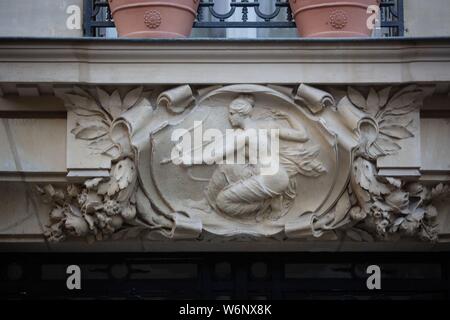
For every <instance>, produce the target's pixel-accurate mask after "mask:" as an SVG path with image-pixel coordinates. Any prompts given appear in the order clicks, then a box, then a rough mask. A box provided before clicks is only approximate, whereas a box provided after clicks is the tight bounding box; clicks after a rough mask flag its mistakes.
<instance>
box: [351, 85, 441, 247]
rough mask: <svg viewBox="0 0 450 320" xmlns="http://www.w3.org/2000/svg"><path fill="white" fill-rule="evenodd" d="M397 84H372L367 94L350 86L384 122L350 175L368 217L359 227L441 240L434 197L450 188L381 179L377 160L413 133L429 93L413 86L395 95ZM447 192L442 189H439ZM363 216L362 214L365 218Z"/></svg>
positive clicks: (356, 99)
mask: <svg viewBox="0 0 450 320" xmlns="http://www.w3.org/2000/svg"><path fill="white" fill-rule="evenodd" d="M391 90H392V88H391V87H388V88H385V89H382V90H380V91H378V92H377V91H375V89H373V88H371V89H370V92H369V94H368V96H367V98H364V96H363V95H362V94H361V93H360V92H359V91H357V90H355V89H353V88H351V87H349V88H348V97H349V99H350V101H351V102H352V103H353V104H354V105H355V106H356V107H358V108H360V109H361V110H362V111H364V112H365V113H367V114H369V115H371V116H372V117H373V118H374V119H375V120H376V121H377V123H378V125H379V131H380V132H379V136H378V138H377V140H376V141H375V143H374V144H373V146H372V147H371V149H370V150H368V151H367V152H362V153H360V154H358V156H357V158H356V159H355V160H354V163H353V168H352V175H351V183H350V186H351V190H352V191H353V193H354V195H355V196H356V198H357V200H358V204H359V207H358V209H354V210H360V212H362V216H361V217H364V219H361V220H362V223H361V224H360V225H359V226H360V227H361V228H362V229H363V230H366V231H368V232H369V233H371V234H374V235H376V236H377V237H378V238H382V239H386V238H389V237H391V236H393V235H395V234H404V235H407V236H419V237H420V238H422V239H426V240H431V241H434V240H436V239H437V224H436V217H437V210H436V208H435V207H434V206H433V201H435V200H436V199H437V195H438V194H439V195H442V194H443V193H445V190H447V189H448V186H443V185H442V184H441V185H438V186H436V187H435V188H432V189H430V188H428V187H427V186H424V185H422V184H420V183H417V182H412V183H407V182H404V181H401V180H399V179H395V178H389V177H386V178H385V177H379V176H378V175H377V171H376V167H375V164H374V163H373V161H374V160H376V159H377V158H378V157H381V156H385V155H391V154H395V153H396V152H398V151H399V150H400V149H401V147H400V145H399V144H398V142H399V141H400V140H403V139H407V138H410V137H413V136H414V134H413V132H412V131H411V130H410V126H411V124H412V122H413V120H412V118H411V117H410V116H409V114H410V113H411V112H413V111H414V110H416V109H417V108H418V107H419V106H420V104H421V102H422V99H423V97H424V92H423V90H422V89H420V88H419V87H417V86H415V85H412V86H408V87H405V88H403V89H401V90H399V91H398V92H397V93H395V94H393V95H392V96H390V92H391ZM438 190H442V191H443V192H439V191H438ZM361 217H360V218H361Z"/></svg>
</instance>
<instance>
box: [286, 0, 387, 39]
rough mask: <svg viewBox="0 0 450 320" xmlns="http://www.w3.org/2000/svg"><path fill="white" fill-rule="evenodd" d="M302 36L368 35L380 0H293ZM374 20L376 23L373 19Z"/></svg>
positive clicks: (292, 7) (292, 5) (292, 6)
mask: <svg viewBox="0 0 450 320" xmlns="http://www.w3.org/2000/svg"><path fill="white" fill-rule="evenodd" d="M289 3H290V5H291V9H292V12H293V15H294V17H295V23H296V24H297V29H298V32H299V34H300V35H301V36H302V37H307V38H313V37H314V38H316V37H368V36H370V35H371V33H372V30H371V29H369V27H368V26H370V25H371V22H373V20H374V19H372V16H373V15H374V14H377V11H375V10H373V9H374V8H375V7H372V6H379V4H380V1H379V0H348V1H345V2H344V1H332V0H290V1H289ZM372 24H373V23H372Z"/></svg>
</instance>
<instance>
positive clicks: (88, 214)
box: [38, 85, 450, 242]
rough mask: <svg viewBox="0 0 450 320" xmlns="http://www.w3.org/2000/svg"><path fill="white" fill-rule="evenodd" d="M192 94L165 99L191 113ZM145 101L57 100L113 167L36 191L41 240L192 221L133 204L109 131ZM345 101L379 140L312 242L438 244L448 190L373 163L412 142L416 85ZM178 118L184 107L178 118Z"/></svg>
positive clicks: (134, 194) (134, 195)
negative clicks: (381, 170)
mask: <svg viewBox="0 0 450 320" xmlns="http://www.w3.org/2000/svg"><path fill="white" fill-rule="evenodd" d="M300 91H302V92H303V97H299V99H300V100H301V101H302V102H303V103H305V104H306V106H307V107H308V108H309V109H310V110H314V112H313V113H320V112H322V111H321V110H322V106H321V107H320V108H317V105H315V104H312V103H311V104H310V105H308V101H311V97H313V96H314V94H316V92H317V91H318V90H317V89H315V88H312V87H309V86H303V87H301V90H300ZM191 93H192V92H191V89H190V88H189V87H187V86H184V87H179V88H176V89H174V90H172V91H168V93H167V94H166V96H167V97H169V98H170V99H172V98H173V97H172V95H173V96H177V95H180V96H182V97H183V99H180V101H184V103H183V106H184V105H186V106H189V105H190V104H191V102H192V98H191ZM280 94H281V93H280ZM145 96H146V93H145V92H144V90H143V87H137V88H134V89H132V90H130V91H129V92H127V93H126V94H125V95H123V96H122V95H121V94H120V93H119V90H114V91H113V92H107V91H106V90H104V89H102V88H95V91H94V90H92V91H87V90H84V89H82V88H79V87H75V88H74V89H73V92H71V93H64V94H62V95H61V98H62V99H63V100H64V102H65V106H66V108H67V109H68V110H69V111H72V112H73V113H74V114H75V115H76V116H77V121H76V125H75V127H74V128H72V129H71V133H72V134H73V135H74V136H75V138H76V139H80V140H85V141H88V147H89V148H90V149H91V150H92V152H94V153H101V154H105V155H108V156H110V157H111V159H112V166H111V170H110V176H109V177H108V178H93V179H89V180H87V181H85V182H84V183H83V184H69V185H66V186H64V187H59V188H58V187H54V186H52V185H46V186H43V187H41V186H39V187H38V191H39V193H40V194H41V195H42V199H43V200H44V201H46V202H49V203H51V205H52V209H51V212H50V214H49V221H50V222H49V225H48V226H47V229H46V232H45V236H46V237H47V238H48V239H49V240H50V241H62V240H64V239H66V238H73V237H83V238H86V239H88V240H89V241H95V240H103V239H108V238H113V239H119V238H129V237H138V236H141V235H143V234H144V233H145V232H150V231H152V232H153V231H155V230H160V231H165V232H166V233H164V232H163V234H164V235H166V236H167V234H169V233H170V229H171V228H172V225H174V224H176V225H178V227H179V228H181V229H183V228H184V227H185V224H184V223H185V222H183V221H185V220H186V219H189V215H187V214H181V215H179V216H180V217H182V219H179V220H177V219H175V218H174V216H170V215H169V216H167V215H161V217H160V218H155V217H151V216H149V215H148V212H153V210H156V208H154V207H153V204H151V203H147V204H146V205H145V206H146V207H145V208H143V207H142V206H143V204H145V203H146V202H142V201H138V200H139V199H140V198H141V197H142V192H140V191H138V188H139V179H138V169H137V166H136V159H135V156H134V153H132V152H131V153H130V152H129V150H127V148H124V147H123V146H118V145H117V144H118V143H117V140H114V138H113V137H112V136H111V129H112V126H113V124H114V123H115V122H116V121H118V119H120V117H121V116H122V115H123V114H124V113H125V112H127V111H129V110H133V108H135V107H136V106H137V105H139V103H140V101H142V100H143V99H144V98H145ZM346 96H347V98H348V100H349V101H350V102H351V103H352V104H353V105H354V106H355V107H356V108H358V109H359V110H360V111H362V112H363V113H365V114H366V115H367V116H369V117H371V118H372V119H374V120H375V121H376V123H377V124H378V128H379V133H378V136H377V137H376V140H375V141H374V143H373V144H372V145H371V146H370V150H366V149H362V150H360V152H359V153H356V155H355V158H354V159H353V162H352V166H351V174H350V182H349V183H348V187H347V189H346V191H345V192H344V194H343V195H342V196H341V197H340V199H339V200H338V201H337V202H336V205H335V206H334V208H333V209H332V210H331V211H330V212H328V213H326V214H325V215H323V216H321V217H319V218H318V219H316V220H312V221H313V222H311V226H310V227H311V229H312V231H311V233H310V234H314V235H315V236H320V235H322V234H323V233H324V232H331V233H334V234H335V235H336V236H337V237H338V238H339V237H340V238H344V239H347V240H351V241H358V242H360V241H375V240H396V239H398V238H399V237H401V236H406V237H416V238H417V237H418V238H420V239H424V240H428V241H435V240H437V222H436V218H437V216H438V212H437V209H436V206H435V202H436V201H440V200H442V199H448V198H449V197H450V186H448V185H445V184H438V185H436V186H434V187H431V186H425V185H422V184H420V183H418V182H409V181H402V180H400V179H396V178H391V177H380V176H378V174H377V168H376V159H377V158H379V157H383V156H386V155H392V154H395V153H397V152H398V151H399V150H400V149H401V144H400V141H401V140H404V139H408V138H411V137H413V136H414V128H413V119H412V117H411V113H412V112H413V111H415V110H417V109H418V108H419V107H420V105H421V103H422V100H423V97H424V92H423V90H422V88H420V87H419V86H417V85H410V86H406V87H404V88H393V87H386V88H382V89H378V90H377V89H375V88H370V89H369V90H368V91H366V94H362V93H361V92H360V91H359V90H358V89H356V88H353V87H348V90H347V95H346ZM169 98H167V99H169ZM332 99H334V98H332ZM186 101H187V102H189V103H187V102H186ZM174 107H176V105H174ZM183 110H185V107H183V108H182V109H181V111H180V112H177V114H179V113H182V112H183ZM117 150H119V151H117ZM219 178H221V177H219V176H218V179H219ZM294 194H295V193H294ZM145 212H147V213H145ZM183 219H184V220H183ZM186 226H187V225H186Z"/></svg>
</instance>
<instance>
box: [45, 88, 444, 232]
mask: <svg viewBox="0 0 450 320" xmlns="http://www.w3.org/2000/svg"><path fill="white" fill-rule="evenodd" d="M329 91H330V92H333V94H331V93H329V92H327V91H324V90H322V89H319V88H314V87H311V86H308V85H306V84H301V85H300V86H298V87H297V88H295V89H294V88H292V87H281V86H261V85H230V86H217V87H209V88H200V89H195V90H194V89H193V88H191V87H190V86H189V85H184V86H179V87H176V88H172V89H169V90H166V91H163V92H158V94H157V95H155V93H154V92H153V93H150V92H145V91H144V90H143V88H142V87H138V88H135V89H133V90H131V91H129V92H128V93H127V94H125V95H121V94H120V93H119V91H118V90H115V91H113V92H112V93H109V92H106V91H105V90H104V89H101V88H96V92H95V93H94V92H93V91H92V90H91V91H88V90H84V89H81V88H74V90H73V92H72V93H70V94H62V95H61V98H62V99H64V101H65V105H66V108H67V109H68V111H69V112H73V113H74V114H76V115H77V118H78V121H77V125H76V126H75V127H74V128H71V131H70V132H71V134H73V135H74V136H75V137H76V138H77V139H82V140H86V141H89V148H90V149H91V152H92V154H95V153H101V154H104V155H107V156H109V157H110V158H111V163H112V166H111V169H110V176H109V178H93V179H89V180H86V181H85V182H84V183H83V184H70V185H65V186H63V187H61V186H51V185H47V186H39V187H38V190H39V192H40V193H41V194H42V196H43V199H44V200H45V201H47V202H50V203H52V207H53V209H52V211H51V212H50V223H49V225H48V228H47V232H46V236H47V237H48V239H49V240H52V241H61V240H64V239H67V238H71V237H84V238H86V239H88V240H89V241H95V240H102V239H107V238H112V239H120V238H130V237H131V238H132V237H142V238H144V239H150V240H151V239H155V240H157V239H164V238H172V239H202V240H212V239H215V238H220V239H236V238H245V239H248V238H251V239H264V238H267V237H272V238H276V239H279V240H285V239H303V238H320V237H322V236H325V235H327V238H328V239H329V238H330V237H331V239H333V238H334V239H339V238H346V239H351V240H354V241H375V240H397V239H399V238H400V237H402V236H403V237H407V238H408V237H414V238H420V239H424V240H429V241H435V240H437V226H436V224H437V223H436V217H437V215H438V212H437V210H436V208H435V205H434V203H435V202H436V201H440V199H443V198H449V197H450V187H449V186H448V185H443V184H438V185H434V186H430V185H422V184H420V183H419V182H417V181H402V180H400V179H397V178H389V177H380V176H378V175H377V168H376V160H377V159H378V158H380V157H383V156H386V155H392V154H395V153H396V152H398V151H399V150H400V148H401V147H400V145H399V144H398V142H399V141H401V140H403V139H408V138H411V137H413V136H414V135H415V134H417V133H416V132H414V128H412V127H411V122H412V120H411V118H410V114H411V112H413V111H415V110H417V108H419V107H420V105H421V103H422V101H423V98H424V95H425V92H424V90H423V89H422V88H420V87H418V86H415V85H412V86H407V87H403V88H391V87H387V88H382V89H375V88H370V89H369V90H368V91H367V92H365V93H362V92H363V91H359V89H356V88H352V87H348V88H347V92H346V93H344V94H340V95H339V94H336V93H335V91H336V92H337V90H335V89H333V88H331V89H330V90H329ZM153 95H155V98H156V99H153V98H152V96H153ZM152 101H153V102H152ZM269 129H270V130H274V131H273V132H276V135H275V136H270V137H269V135H268V132H269V131H270V130H269ZM208 130H209V131H208ZM212 130H213V131H212ZM258 130H260V131H258ZM264 130H265V131H264ZM175 132H182V134H180V135H178V136H177V139H175V140H174V138H173V137H174V133H175ZM205 132H209V133H211V132H214V135H213V136H209V137H206V139H204V140H201V141H200V144H201V147H202V148H203V150H206V149H208V148H209V149H208V150H209V152H207V153H205V152H200V153H198V152H197V150H196V147H195V144H194V146H193V147H189V148H188V151H189V157H188V158H189V159H185V158H186V157H185V156H186V152H185V151H186V150H183V151H181V150H180V147H181V146H182V142H184V139H185V138H186V137H187V136H193V137H194V140H195V139H196V135H197V136H198V137H201V138H205V135H204V134H203V133H205ZM252 132H264V134H263V136H262V138H261V136H258V138H259V139H263V140H264V139H266V138H267V139H268V138H270V139H273V137H276V138H277V141H278V145H277V146H276V148H272V147H271V146H272V145H271V144H270V143H269V144H268V146H269V150H268V151H269V153H270V154H274V152H275V154H276V155H277V161H278V162H277V170H275V171H274V172H272V173H270V174H265V173H264V172H265V171H264V170H266V169H267V168H266V167H265V166H266V165H267V163H266V162H265V160H267V159H266V158H264V155H262V154H263V152H262V150H261V149H262V148H261V147H260V145H257V147H256V149H254V150H253V149H252V146H251V144H250V143H249V142H248V141H249V138H248V137H249V136H250V135H251V133H252ZM228 133H230V134H232V135H233V137H237V139H238V141H241V142H242V143H241V145H239V144H237V145H236V144H231V145H227V144H225V145H224V146H223V147H222V145H220V146H219V141H223V139H225V137H227V134H228ZM266 135H267V137H266ZM186 139H187V138H186ZM239 139H241V140H239ZM271 141H272V140H271ZM217 146H219V147H217ZM174 150H175V151H178V153H177V152H175V153H174ZM242 150H244V151H243V154H244V155H245V156H244V157H243V160H244V162H242V163H235V162H233V163H231V162H230V163H229V162H227V161H226V160H227V159H228V158H227V156H229V155H233V156H234V155H235V154H237V153H238V152H239V151H242ZM251 150H253V151H255V153H254V158H253V160H255V161H254V162H251V161H250V159H251V157H252V156H251V152H252V151H251ZM198 155H200V157H198ZM225 158H226V159H225ZM217 160H221V161H217Z"/></svg>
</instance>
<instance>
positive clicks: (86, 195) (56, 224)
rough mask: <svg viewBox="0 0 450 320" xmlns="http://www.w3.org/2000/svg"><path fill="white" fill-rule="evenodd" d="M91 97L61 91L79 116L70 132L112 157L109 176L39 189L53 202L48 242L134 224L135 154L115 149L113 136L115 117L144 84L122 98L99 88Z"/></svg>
mask: <svg viewBox="0 0 450 320" xmlns="http://www.w3.org/2000/svg"><path fill="white" fill-rule="evenodd" d="M96 93H97V97H94V96H93V95H91V94H90V93H88V92H87V91H85V90H83V89H81V88H78V87H76V88H74V92H73V93H70V94H69V93H65V94H62V95H61V98H62V99H63V100H64V101H65V106H66V108H67V109H68V110H70V111H73V112H74V113H75V114H76V115H77V116H78V120H77V123H76V126H75V128H74V129H72V130H71V133H72V134H73V135H74V136H75V137H76V138H77V139H81V140H85V141H89V145H88V146H89V148H90V149H91V150H92V151H93V153H101V154H105V155H108V156H110V157H111V158H112V167H111V170H110V176H109V178H94V179H90V180H87V181H85V182H84V184H82V185H75V184H70V185H68V186H67V187H65V188H56V187H54V186H52V185H47V186H45V187H38V191H39V192H40V193H41V194H42V195H43V197H44V198H45V199H46V200H47V201H48V202H50V203H52V205H53V209H52V211H51V213H50V224H49V225H48V227H47V230H46V233H45V236H46V237H47V238H48V239H49V240H50V241H61V240H64V239H65V238H66V237H67V236H74V237H87V239H88V240H90V241H94V240H102V239H105V238H109V237H110V236H111V235H112V234H114V233H115V232H117V231H118V230H120V229H122V228H123V227H124V226H126V225H127V226H129V227H132V226H136V225H139V223H138V222H137V221H136V219H135V217H136V201H135V199H134V191H135V189H136V186H137V171H136V167H135V164H134V158H133V157H134V155H133V153H132V152H130V150H123V149H121V148H118V147H117V145H116V143H114V141H113V140H112V138H111V135H110V130H111V126H112V125H113V123H114V121H115V120H116V119H117V118H119V117H120V116H121V115H122V114H123V113H124V112H125V111H127V110H128V109H130V108H132V107H133V106H135V105H136V104H138V103H139V101H141V100H142V99H143V97H144V95H145V94H144V93H143V89H142V87H138V88H136V89H133V90H131V91H130V92H128V93H127V94H126V95H125V96H124V98H123V99H122V98H121V96H120V94H119V92H118V91H117V90H116V91H114V92H113V93H112V94H108V93H107V92H106V91H105V90H103V89H100V88H97V92H96Z"/></svg>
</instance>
